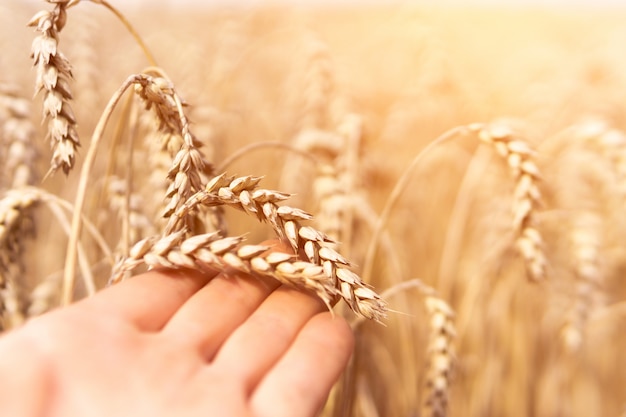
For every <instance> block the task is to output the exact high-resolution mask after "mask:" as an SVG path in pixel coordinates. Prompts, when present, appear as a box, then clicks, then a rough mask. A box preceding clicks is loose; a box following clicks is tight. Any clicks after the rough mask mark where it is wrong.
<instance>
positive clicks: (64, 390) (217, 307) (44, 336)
mask: <svg viewBox="0 0 626 417" xmlns="http://www.w3.org/2000/svg"><path fill="white" fill-rule="evenodd" d="M353 343H354V340H353V335H352V332H351V330H350V328H349V326H348V324H347V323H346V322H345V320H343V319H342V318H340V317H337V316H335V317H333V316H332V315H331V314H330V313H329V312H328V311H325V307H324V305H323V304H322V303H321V302H320V301H319V300H317V299H316V298H314V297H312V296H310V295H308V294H305V293H303V292H300V291H297V290H294V289H291V288H288V287H285V286H280V285H278V283H276V282H275V281H273V280H265V279H261V278H258V277H252V276H246V275H242V274H237V275H232V276H231V275H225V274H217V273H214V274H210V273H203V272H198V271H187V270H184V271H165V270H160V271H151V272H148V273H145V274H142V275H139V276H137V277H134V278H132V279H129V280H127V281H124V282H123V283H121V284H118V285H115V286H112V287H110V288H107V289H105V290H103V291H101V292H99V293H98V294H96V295H95V296H93V297H91V298H88V299H84V300H82V301H80V302H77V303H75V304H73V305H71V306H69V307H65V308H60V309H57V310H54V311H52V312H49V313H47V314H44V315H43V316H41V317H38V318H36V319H33V320H31V321H30V322H28V323H27V324H26V325H24V326H23V327H21V328H19V329H16V330H13V331H11V332H8V333H6V334H5V335H4V336H2V337H0V415H3V416H20V417H31V416H46V417H74V416H76V417H79V416H80V417H85V416H93V417H98V416H103V417H104V416H106V417H111V416H150V417H159V416H168V417H171V416H177V417H187V416H228V417H240V416H241V417H243V416H245V417H252V416H254V417H270V416H271V417H283V416H285V417H287V416H289V417H309V416H315V415H316V414H317V413H318V412H319V410H320V409H321V407H322V406H323V404H324V402H325V400H326V397H327V395H328V393H329V391H330V389H331V387H332V385H333V384H334V382H335V381H336V380H337V379H338V378H339V375H340V374H341V372H342V370H343V369H344V368H345V366H346V365H347V362H348V360H349V358H350V355H351V352H352V349H353Z"/></svg>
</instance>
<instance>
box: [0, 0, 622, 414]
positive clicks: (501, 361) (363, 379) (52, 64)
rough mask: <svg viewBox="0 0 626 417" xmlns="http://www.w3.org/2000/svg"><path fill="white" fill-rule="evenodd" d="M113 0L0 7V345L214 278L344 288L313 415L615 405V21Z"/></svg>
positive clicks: (574, 14)
mask: <svg viewBox="0 0 626 417" xmlns="http://www.w3.org/2000/svg"><path fill="white" fill-rule="evenodd" d="M113 1H114V0H110V2H106V1H103V0H98V1H86V0H83V1H80V0H78V1H77V0H66V1H63V0H55V1H52V0H45V1H44V0H42V1H39V2H24V1H22V0H3V2H2V4H0V47H1V49H2V51H3V53H2V54H1V55H0V158H2V162H3V163H2V165H1V166H0V170H2V173H1V174H0V187H1V191H2V194H1V200H0V249H1V251H0V274H1V275H0V312H1V318H2V320H1V329H2V330H3V331H8V330H10V329H11V328H14V327H17V326H19V325H21V324H22V323H23V322H24V321H26V320H28V319H29V318H30V317H34V316H37V315H39V314H43V313H44V312H46V311H47V310H49V309H52V308H55V307H57V306H60V305H66V304H68V303H71V302H72V301H75V300H78V299H80V298H82V297H86V296H88V295H90V294H93V293H94V292H96V291H98V290H100V289H102V288H104V287H106V286H107V285H113V284H115V283H116V282H118V281H120V280H123V279H132V278H130V277H131V275H132V274H133V273H135V272H136V271H141V270H143V269H145V268H149V267H154V266H167V267H172V268H177V267H193V268H226V267H229V268H235V269H240V270H243V271H252V272H253V273H256V274H261V275H269V276H272V277H274V278H275V279H278V280H280V281H281V282H284V283H286V284H288V285H294V286H296V287H298V288H301V289H303V290H305V291H312V292H314V293H315V294H317V295H318V296H319V297H320V298H322V299H323V300H324V301H325V302H326V303H327V304H328V305H329V307H330V306H331V305H334V303H335V302H336V301H337V300H340V302H339V303H337V304H336V305H335V306H334V310H335V311H336V313H337V314H342V315H345V316H346V317H347V318H348V320H349V321H350V323H351V325H352V327H353V329H354V331H355V334H356V341H357V344H356V350H355V353H354V356H353V359H352V361H351V364H350V366H349V368H348V369H347V370H346V372H345V374H344V375H343V376H342V379H341V380H340V381H339V383H338V384H337V385H336V387H335V388H334V390H333V392H332V393H331V396H330V397H329V399H328V402H327V404H326V407H325V408H324V410H323V411H322V415H323V416H325V417H331V416H332V417H339V416H342V417H343V416H355V417H377V416H381V417H417V416H424V417H425V416H437V417H439V416H472V417H486V416H509V417H516V416H546V417H547V416H572V417H577V416H581V417H582V416H607V417H608V416H615V417H618V416H625V415H626V388H625V387H626V355H624V352H626V279H625V278H624V273H625V272H626V243H625V242H626V221H625V220H624V216H623V214H624V209H625V208H626V100H625V99H624V97H625V93H626V58H625V57H624V53H623V52H624V49H623V48H624V46H623V45H625V44H626V9H624V10H602V9H591V10H584V9H566V8H561V9H540V8H530V7H528V8H508V9H507V8H499V9H496V8H478V7H474V8H461V7H457V8H434V7H425V6H409V5H406V6H387V7H384V6H372V5H370V6H367V7H366V6H362V7H358V6H351V7H347V6H345V7H333V8H331V7H312V6H309V7H304V6H299V7H296V6H289V5H273V6H269V5H268V6H265V7H254V8H245V7H225V6H224V7H216V8H214V9H205V10H202V11H201V12H198V11H193V10H187V9H176V8H173V7H170V8H168V9H165V8H163V7H159V6H158V4H157V3H158V2H154V3H155V4H154V6H150V8H149V9H148V8H144V9H142V10H138V9H133V8H132V7H130V6H126V7H125V5H124V2H122V1H119V2H115V3H114V2H113ZM116 3H119V4H116ZM268 238H270V239H271V238H278V239H281V240H283V241H284V242H285V243H286V244H287V245H289V246H291V247H292V248H293V249H294V252H295V253H296V254H295V255H285V254H278V253H274V254H270V255H268V254H267V249H268V248H267V247H266V246H264V245H261V244H260V243H259V242H262V241H265V240H266V239H268ZM620 352H621V353H620Z"/></svg>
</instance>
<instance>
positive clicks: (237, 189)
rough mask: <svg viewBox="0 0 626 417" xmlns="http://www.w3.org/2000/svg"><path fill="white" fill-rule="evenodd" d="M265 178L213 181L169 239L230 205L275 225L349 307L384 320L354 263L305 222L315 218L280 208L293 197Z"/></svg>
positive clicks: (182, 213)
mask: <svg viewBox="0 0 626 417" xmlns="http://www.w3.org/2000/svg"><path fill="white" fill-rule="evenodd" d="M260 180H261V178H260V177H253V176H246V177H238V178H234V177H228V176H226V175H225V174H222V175H219V176H217V177H215V178H213V179H212V180H211V181H210V182H209V183H208V184H207V185H206V186H205V188H204V190H202V191H200V192H198V193H196V194H195V195H194V196H192V197H191V198H190V199H189V200H188V201H187V202H186V203H185V204H184V205H183V206H182V207H181V208H180V209H179V210H177V211H176V213H174V215H173V216H172V217H171V221H170V223H169V224H168V226H167V228H166V230H165V235H168V234H170V233H173V232H176V231H177V230H180V228H181V226H180V224H181V223H183V222H184V219H185V218H186V217H187V216H189V215H190V214H191V213H193V211H194V210H197V208H198V207H201V206H208V207H213V206H230V207H233V208H237V209H239V210H242V211H244V212H245V213H247V214H249V215H251V216H254V217H255V218H257V219H258V220H259V221H262V222H267V223H268V224H269V225H271V226H272V228H273V229H274V232H275V233H276V235H277V236H278V237H279V238H280V239H281V240H283V241H285V242H287V243H289V244H290V245H291V247H292V248H293V250H294V252H295V253H296V254H298V255H300V256H301V257H302V259H303V260H304V261H306V262H310V263H312V264H315V265H318V266H321V267H322V268H323V272H324V274H325V275H326V277H327V278H328V279H329V280H330V282H332V283H333V286H334V288H336V291H333V292H332V293H331V294H330V295H334V293H335V292H337V293H338V294H339V295H340V296H341V298H343V299H344V300H345V301H346V303H347V304H348V306H349V307H350V308H351V309H352V310H353V311H354V312H355V313H357V314H360V315H363V316H365V317H367V318H370V319H373V320H376V321H380V320H382V319H383V318H384V317H385V314H386V305H385V303H384V302H383V301H382V299H381V298H380V297H379V296H378V294H376V292H374V291H373V290H372V289H371V288H369V287H368V286H367V285H366V284H365V283H364V282H363V281H362V280H361V278H360V277H359V276H358V275H357V274H356V273H354V272H352V271H351V270H350V263H349V262H348V261H347V260H346V259H344V258H343V257H342V256H341V255H340V254H339V253H337V252H336V251H335V250H333V249H331V248H330V247H329V246H330V245H331V244H333V243H334V242H332V241H331V240H330V239H329V238H328V237H327V236H326V235H324V234H323V233H322V232H319V231H317V230H315V229H313V228H312V227H309V226H302V225H301V222H302V221H306V220H310V219H311V218H312V216H311V215H310V214H308V213H306V212H304V211H302V210H300V209H297V208H293V207H289V206H279V205H278V203H279V202H282V201H284V200H286V199H287V198H288V197H289V195H288V194H285V193H281V192H278V191H272V190H266V189H261V188H257V185H258V183H259V181H260Z"/></svg>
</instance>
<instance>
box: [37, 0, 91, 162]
mask: <svg viewBox="0 0 626 417" xmlns="http://www.w3.org/2000/svg"><path fill="white" fill-rule="evenodd" d="M49 2H50V3H52V4H54V5H55V6H54V9H53V10H52V11H45V10H44V11H40V12H38V13H37V14H35V16H34V17H33V18H32V19H31V20H30V22H29V23H28V25H29V26H34V27H35V28H36V30H37V32H39V35H38V36H37V37H36V38H35V40H34V41H33V45H32V51H31V57H32V58H33V63H34V65H35V67H36V68H37V80H36V82H35V91H36V92H37V93H38V92H40V91H42V90H43V91H44V98H43V117H44V119H47V120H48V137H49V139H50V141H51V146H52V150H53V153H52V161H51V166H50V173H54V172H56V171H57V170H58V169H62V170H63V172H65V173H66V174H67V173H69V171H70V170H71V169H72V167H73V166H74V162H75V159H76V148H77V147H78V146H80V139H79V137H78V133H77V132H76V119H75V117H74V112H73V111H72V107H71V106H70V100H71V99H72V93H71V90H70V85H69V81H70V80H71V78H72V69H71V65H70V62H69V61H68V60H67V58H66V57H65V55H63V53H61V51H60V50H59V47H58V46H59V32H60V31H61V30H62V29H63V27H64V26H65V23H66V20H67V8H68V7H69V6H70V4H71V3H75V1H74V0H55V1H52V0H49Z"/></svg>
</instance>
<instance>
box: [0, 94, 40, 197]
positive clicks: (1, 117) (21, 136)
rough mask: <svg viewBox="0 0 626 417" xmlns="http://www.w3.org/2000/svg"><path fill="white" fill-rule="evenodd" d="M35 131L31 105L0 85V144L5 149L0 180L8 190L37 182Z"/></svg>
mask: <svg viewBox="0 0 626 417" xmlns="http://www.w3.org/2000/svg"><path fill="white" fill-rule="evenodd" d="M34 137H35V128H34V127H33V124H32V122H31V121H30V103H29V101H28V100H26V99H24V98H22V97H20V96H19V95H18V94H17V92H16V91H15V89H13V88H11V87H10V86H6V85H0V142H1V145H2V147H3V149H4V151H3V152H4V165H3V169H2V171H3V175H2V180H3V181H5V183H4V184H3V185H4V186H7V187H9V188H19V187H24V186H27V185H33V184H34V183H35V182H36V181H37V180H38V177H39V176H38V174H37V170H36V168H35V167H36V166H37V158H38V156H39V155H38V152H37V147H36V146H35V143H34V142H35V141H34Z"/></svg>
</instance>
